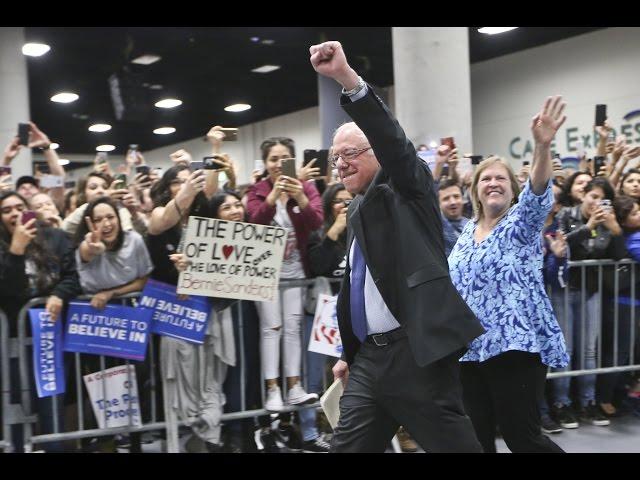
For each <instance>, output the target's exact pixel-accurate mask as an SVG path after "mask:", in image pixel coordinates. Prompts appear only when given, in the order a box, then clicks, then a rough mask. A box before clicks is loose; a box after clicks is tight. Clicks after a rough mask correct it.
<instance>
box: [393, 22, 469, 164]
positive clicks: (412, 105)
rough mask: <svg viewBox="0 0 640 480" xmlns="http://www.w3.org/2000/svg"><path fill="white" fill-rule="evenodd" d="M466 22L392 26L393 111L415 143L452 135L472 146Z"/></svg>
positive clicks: (464, 149) (461, 147)
mask: <svg viewBox="0 0 640 480" xmlns="http://www.w3.org/2000/svg"><path fill="white" fill-rule="evenodd" d="M468 37H469V35H468V31H467V27H393V28H392V38H393V75H394V94H395V113H396V116H397V118H398V120H399V122H400V125H402V127H403V128H404V130H405V132H406V133H407V136H408V137H409V139H410V140H411V141H413V143H414V144H415V145H416V146H417V145H418V144H420V143H426V144H429V142H431V141H436V142H437V143H438V144H439V143H440V138H442V137H454V138H455V142H456V145H457V146H458V152H459V153H460V154H464V153H470V152H473V142H472V136H471V85H470V83H471V82H470V77H469V38H468Z"/></svg>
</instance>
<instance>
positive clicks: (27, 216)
mask: <svg viewBox="0 0 640 480" xmlns="http://www.w3.org/2000/svg"><path fill="white" fill-rule="evenodd" d="M34 218H36V212H34V211H33V210H25V211H24V212H22V225H24V224H25V223H27V222H28V221H30V220H32V219H34Z"/></svg>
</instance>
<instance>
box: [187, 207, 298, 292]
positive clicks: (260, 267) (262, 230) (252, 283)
mask: <svg viewBox="0 0 640 480" xmlns="http://www.w3.org/2000/svg"><path fill="white" fill-rule="evenodd" d="M286 241H287V230H286V229H284V228H280V227H272V226H270V225H256V224H253V223H244V222H230V221H227V220H220V219H216V218H203V217H189V224H188V226H187V231H186V235H185V242H184V250H183V253H184V254H185V256H186V257H187V258H188V259H189V260H190V261H191V265H190V266H189V268H187V270H186V271H184V272H181V273H180V278H179V279H178V289H177V292H178V293H181V294H187V295H202V296H207V297H220V298H234V299H238V300H253V301H258V302H262V301H272V300H275V299H276V298H277V294H278V281H279V279H280V267H281V265H282V258H283V255H284V250H285V246H286Z"/></svg>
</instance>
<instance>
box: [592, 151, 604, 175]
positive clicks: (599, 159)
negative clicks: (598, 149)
mask: <svg viewBox="0 0 640 480" xmlns="http://www.w3.org/2000/svg"><path fill="white" fill-rule="evenodd" d="M604 165H605V157H603V156H601V155H596V156H595V157H593V169H594V170H593V173H594V175H598V172H599V171H600V169H601V168H602V167H604Z"/></svg>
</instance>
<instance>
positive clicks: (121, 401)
mask: <svg viewBox="0 0 640 480" xmlns="http://www.w3.org/2000/svg"><path fill="white" fill-rule="evenodd" d="M128 367H129V378H130V381H129V378H128V376H127V365H121V366H119V367H113V368H109V369H107V370H102V371H100V372H96V373H91V374H89V375H84V376H83V379H84V385H85V387H87V392H89V399H90V400H91V406H92V407H93V413H94V415H95V416H96V420H97V422H98V428H112V427H124V426H127V425H132V426H136V427H138V426H140V425H142V421H141V413H140V400H139V397H138V382H137V380H136V369H135V367H134V366H133V365H129V366H128ZM103 379H104V386H103Z"/></svg>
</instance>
